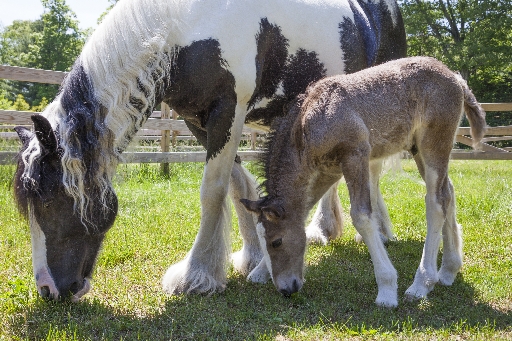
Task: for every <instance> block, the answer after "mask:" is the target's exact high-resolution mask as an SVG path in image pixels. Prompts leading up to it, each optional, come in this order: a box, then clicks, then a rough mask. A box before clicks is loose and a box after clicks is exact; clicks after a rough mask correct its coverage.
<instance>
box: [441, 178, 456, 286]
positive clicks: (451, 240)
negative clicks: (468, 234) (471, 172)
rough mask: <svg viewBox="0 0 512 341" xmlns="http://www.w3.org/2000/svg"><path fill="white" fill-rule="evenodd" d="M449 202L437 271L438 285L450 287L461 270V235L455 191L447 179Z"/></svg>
mask: <svg viewBox="0 0 512 341" xmlns="http://www.w3.org/2000/svg"><path fill="white" fill-rule="evenodd" d="M448 188H449V189H450V193H451V200H450V201H449V203H448V205H447V209H446V221H445V222H444V225H443V260H442V263H441V269H440V270H439V274H438V276H439V283H441V284H443V285H452V283H453V281H454V280H455V277H456V276H457V273H458V272H459V271H460V269H461V268H462V233H461V227H460V225H459V224H457V220H456V218H455V191H454V189H453V185H452V182H451V181H450V180H449V179H448Z"/></svg>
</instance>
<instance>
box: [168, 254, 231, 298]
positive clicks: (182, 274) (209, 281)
mask: <svg viewBox="0 0 512 341" xmlns="http://www.w3.org/2000/svg"><path fill="white" fill-rule="evenodd" d="M218 277H223V278H215V277H214V276H213V275H212V274H210V273H209V272H207V271H205V270H204V269H202V268H201V267H197V266H192V265H191V262H190V260H189V259H185V260H182V261H181V262H179V263H177V264H174V265H172V266H171V267H170V268H169V269H168V270H167V272H166V273H165V275H164V277H163V279H162V288H163V290H164V292H166V293H168V294H170V295H179V294H214V293H219V292H223V291H224V290H225V289H226V276H225V274H224V275H221V276H218Z"/></svg>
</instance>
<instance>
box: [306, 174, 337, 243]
mask: <svg viewBox="0 0 512 341" xmlns="http://www.w3.org/2000/svg"><path fill="white" fill-rule="evenodd" d="M339 183H340V182H339V181H337V182H336V183H335V184H334V185H332V186H331V187H330V188H329V190H328V191H327V192H326V193H325V194H324V195H323V196H322V198H321V199H320V201H319V202H318V207H317V210H316V212H315V214H314V215H313V219H312V220H311V223H310V224H309V225H308V227H307V228H306V237H307V240H308V243H320V244H324V245H326V244H327V243H328V242H329V240H332V239H336V238H338V237H340V236H341V235H342V234H343V208H342V207H341V203H340V198H339V196H338V185H339Z"/></svg>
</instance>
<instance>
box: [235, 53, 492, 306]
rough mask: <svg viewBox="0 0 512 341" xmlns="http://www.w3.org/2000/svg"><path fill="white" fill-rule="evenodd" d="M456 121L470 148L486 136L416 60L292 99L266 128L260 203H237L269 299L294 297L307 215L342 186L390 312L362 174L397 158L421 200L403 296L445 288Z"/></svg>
mask: <svg viewBox="0 0 512 341" xmlns="http://www.w3.org/2000/svg"><path fill="white" fill-rule="evenodd" d="M464 111H465V112H466V115H467V117H468V120H469V123H470V125H471V135H472V137H473V139H474V145H473V146H474V147H475V146H477V144H478V143H479V141H480V140H481V139H482V137H483V136H484V133H485V128H486V124H485V112H484V111H483V110H482V108H481V106H480V105H479V104H478V103H477V101H476V99H475V97H474V96H473V94H472V92H471V91H470V90H469V88H468V86H467V84H466V82H465V81H464V80H463V79H462V77H460V75H457V74H455V73H453V72H452V71H450V70H449V69H448V68H447V67H446V66H444V65H443V64H442V63H441V62H439V61H437V60H435V59H432V58H422V57H416V58H404V59H400V60H396V61H391V62H388V63H385V64H382V65H379V66H375V67H372V68H369V69H365V70H362V71H359V72H357V73H354V74H350V75H341V76H333V77H328V78H326V79H323V80H321V81H319V82H317V83H315V84H313V85H312V86H311V87H309V88H308V90H307V91H306V93H305V95H303V96H299V97H298V99H297V101H296V102H295V104H294V105H291V107H290V110H289V113H288V115H287V116H286V117H284V118H280V119H276V120H275V122H274V123H273V125H272V131H273V138H272V139H271V140H270V142H269V146H268V150H267V154H266V158H265V162H266V163H265V175H266V180H265V181H264V183H263V185H264V188H265V189H266V192H267V193H268V194H267V195H266V196H265V197H263V198H261V199H260V200H257V201H251V200H242V202H243V204H244V205H245V206H246V208H247V209H248V210H249V211H251V212H254V213H255V214H256V215H257V216H258V221H259V223H258V226H257V228H258V234H259V236H260V241H261V246H262V249H263V250H266V252H265V259H266V262H267V266H268V268H269V269H270V272H271V274H272V279H273V282H274V285H275V286H276V287H277V289H278V290H279V291H280V292H282V293H283V294H284V295H290V294H292V293H294V292H296V291H298V290H299V289H300V288H301V287H302V284H303V268H304V252H305V248H306V236H305V233H304V222H305V220H306V218H307V214H308V211H309V210H310V209H311V208H312V207H313V205H314V204H315V203H316V202H317V201H318V200H319V199H320V197H321V196H322V195H323V194H324V193H325V191H326V190H327V189H328V188H329V186H331V185H332V184H333V183H335V182H336V181H338V180H339V179H340V177H341V176H344V177H345V180H346V183H347V186H348V191H349V195H350V203H351V209H350V215H351V217H352V221H353V224H354V226H355V228H356V229H357V231H358V232H359V233H360V235H361V236H362V238H363V240H364V242H365V244H366V245H367V246H368V250H369V252H370V256H371V259H372V262H373V266H374V271H375V277H376V280H377V286H378V295H377V299H376V303H377V304H378V305H381V306H386V307H395V306H397V305H398V300H397V274H396V270H395V268H394V267H393V265H392V264H391V261H390V260H389V258H388V255H387V253H386V249H385V247H384V244H383V243H382V241H381V239H380V236H379V226H380V225H381V222H380V221H379V220H380V219H381V216H380V215H379V210H380V208H379V207H378V206H377V207H376V206H375V204H374V202H375V200H374V199H373V197H375V195H376V193H372V191H373V189H374V187H372V185H371V168H372V167H373V166H372V164H375V163H380V162H381V160H382V159H383V158H385V157H388V156H390V155H392V154H395V153H398V152H400V151H403V150H406V151H410V152H411V154H412V155H413V156H414V160H415V161H416V164H417V166H418V169H419V172H420V174H421V176H422V178H423V179H424V181H425V183H426V190H427V194H426V196H425V203H426V211H427V237H426V240H425V246H424V249H423V255H422V258H421V262H420V265H419V267H418V270H417V272H416V276H415V279H414V282H413V284H412V285H411V286H410V287H409V288H408V289H407V291H406V296H407V298H409V299H418V298H422V297H426V295H427V293H428V292H430V291H431V290H432V289H433V287H434V284H436V283H437V282H440V283H441V284H444V285H451V284H452V283H453V281H454V280H455V276H456V275H457V273H458V272H459V270H460V268H461V267H462V238H461V234H460V233H461V232H460V226H459V225H458V224H457V222H456V219H455V195H454V190H453V186H452V183H451V181H450V179H449V178H448V162H449V160H450V153H451V150H452V148H453V142H454V138H455V134H456V131H457V128H458V125H459V122H460V119H461V117H462V114H463V112H464ZM441 236H442V238H443V248H444V252H443V258H442V264H441V268H440V270H439V272H438V271H437V254H438V251H439V246H440V241H441Z"/></svg>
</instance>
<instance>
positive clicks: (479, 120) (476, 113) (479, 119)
mask: <svg viewBox="0 0 512 341" xmlns="http://www.w3.org/2000/svg"><path fill="white" fill-rule="evenodd" d="M457 78H458V79H459V83H460V85H461V86H462V89H463V90H464V111H465V112H466V117H467V118H468V121H469V125H470V127H471V137H472V138H473V148H474V149H480V148H479V147H480V141H481V140H482V138H483V137H484V135H485V132H486V130H487V123H486V122H485V111H484V109H483V108H482V106H481V105H480V103H478V101H477V100H476V98H475V95H473V92H472V91H471V89H470V88H469V87H468V85H467V83H466V81H465V80H464V79H463V78H462V77H461V76H460V75H458V77H457Z"/></svg>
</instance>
